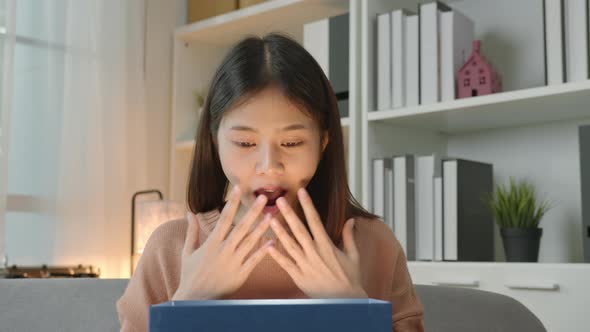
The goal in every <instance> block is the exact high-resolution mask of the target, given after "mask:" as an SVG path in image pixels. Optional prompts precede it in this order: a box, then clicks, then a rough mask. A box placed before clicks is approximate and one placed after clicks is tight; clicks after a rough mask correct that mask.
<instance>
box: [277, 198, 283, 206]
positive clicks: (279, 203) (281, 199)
mask: <svg viewBox="0 0 590 332" xmlns="http://www.w3.org/2000/svg"><path fill="white" fill-rule="evenodd" d="M277 205H278V206H284V205H285V199H284V198H283V197H279V198H278V199H277Z"/></svg>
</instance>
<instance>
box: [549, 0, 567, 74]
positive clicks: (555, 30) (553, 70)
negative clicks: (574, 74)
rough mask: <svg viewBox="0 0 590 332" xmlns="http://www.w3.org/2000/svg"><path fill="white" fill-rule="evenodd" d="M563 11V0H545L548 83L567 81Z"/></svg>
mask: <svg viewBox="0 0 590 332" xmlns="http://www.w3.org/2000/svg"><path fill="white" fill-rule="evenodd" d="M563 13H564V8H563V1H562V0H558V1H556V0H544V16H545V53H546V67H547V68H546V72H547V85H553V84H561V83H563V82H565V81H566V78H565V54H564V49H565V47H564V35H563Z"/></svg>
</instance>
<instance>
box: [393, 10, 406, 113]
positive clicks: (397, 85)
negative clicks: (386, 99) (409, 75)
mask: <svg viewBox="0 0 590 332" xmlns="http://www.w3.org/2000/svg"><path fill="white" fill-rule="evenodd" d="M405 16H406V12H405V11H404V10H403V9H398V10H394V11H393V12H391V95H392V97H391V102H392V108H394V109H395V108H401V107H404V106H405V104H406V103H405V97H406V94H405V84H404V82H405V80H406V67H405V66H404V57H405V54H404V44H405V37H406V34H405V26H404V23H405V22H404V21H405V20H404V18H405Z"/></svg>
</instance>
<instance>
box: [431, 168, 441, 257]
mask: <svg viewBox="0 0 590 332" xmlns="http://www.w3.org/2000/svg"><path fill="white" fill-rule="evenodd" d="M433 188H434V260H435V261H442V260H443V206H442V204H443V194H442V177H440V176H437V177H435V178H434V185H433Z"/></svg>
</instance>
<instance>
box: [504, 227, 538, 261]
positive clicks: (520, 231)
mask: <svg viewBox="0 0 590 332" xmlns="http://www.w3.org/2000/svg"><path fill="white" fill-rule="evenodd" d="M500 234H501V235H502V241H503V242H504V253H505V254H506V261H508V262H538V261H539V244H540V243H541V235H542V234H543V229H542V228H501V229H500Z"/></svg>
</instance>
